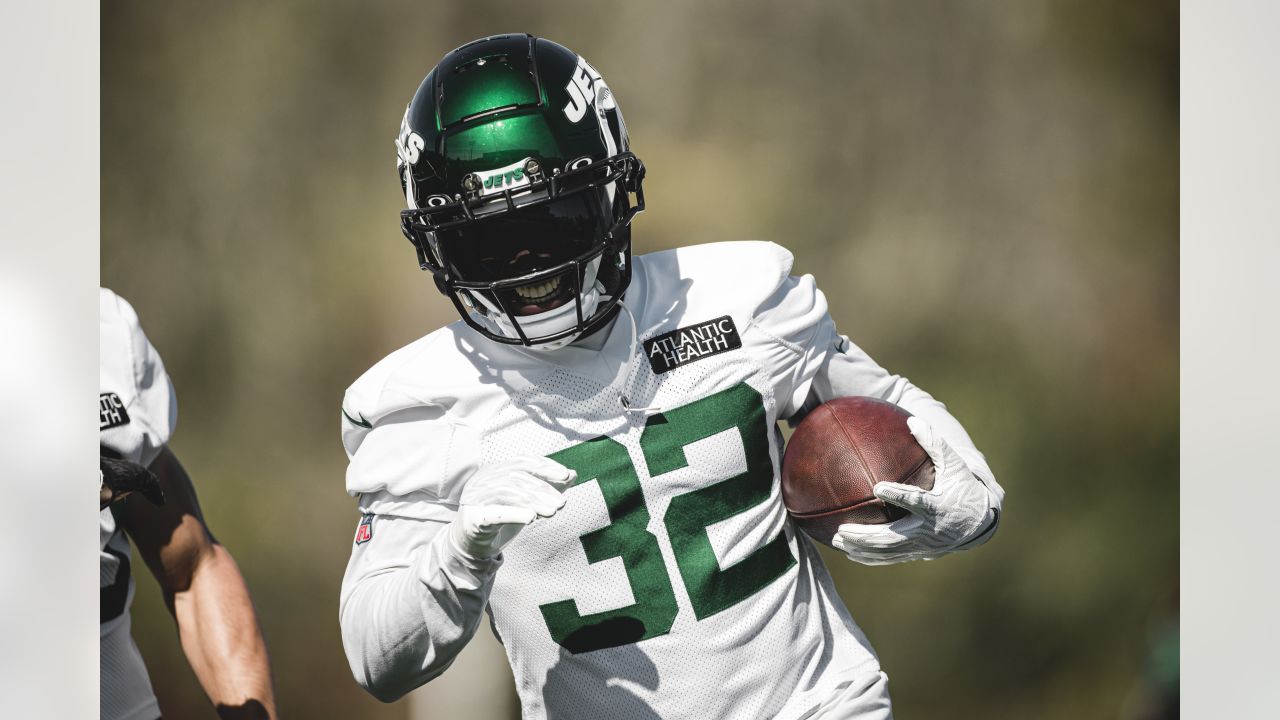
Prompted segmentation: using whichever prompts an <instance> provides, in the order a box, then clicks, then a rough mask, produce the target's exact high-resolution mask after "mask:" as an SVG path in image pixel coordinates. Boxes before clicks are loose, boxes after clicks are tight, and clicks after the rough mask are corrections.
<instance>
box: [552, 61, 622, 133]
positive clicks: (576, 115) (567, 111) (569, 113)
mask: <svg viewBox="0 0 1280 720" xmlns="http://www.w3.org/2000/svg"><path fill="white" fill-rule="evenodd" d="M564 89H565V92H567V93H569V102H568V103H566V104H565V106H564V116H565V117H567V118H569V122H575V123H576V122H578V121H579V120H581V119H582V118H583V117H585V116H586V114H587V108H588V107H589V106H591V105H595V106H596V110H597V111H604V110H612V109H614V108H616V107H617V104H616V103H615V102H614V100H613V93H612V92H610V91H609V86H608V85H606V84H605V82H604V78H602V77H600V73H598V72H596V69H595V68H593V67H591V63H588V62H587V61H586V60H584V59H582V58H581V57H579V58H578V68H577V70H575V71H574V73H573V77H571V78H569V82H568V84H566V85H565V86H564Z"/></svg>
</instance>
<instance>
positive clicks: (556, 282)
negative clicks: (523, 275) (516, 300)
mask: <svg viewBox="0 0 1280 720" xmlns="http://www.w3.org/2000/svg"><path fill="white" fill-rule="evenodd" d="M559 288H560V278H552V279H551V280H549V281H547V282H544V283H542V284H540V285H533V286H528V285H525V286H522V287H518V288H516V294H517V295H519V296H520V297H522V298H524V299H526V300H533V299H536V298H540V297H543V296H545V295H550V294H551V293H553V292H555V291H556V290H557V289H559Z"/></svg>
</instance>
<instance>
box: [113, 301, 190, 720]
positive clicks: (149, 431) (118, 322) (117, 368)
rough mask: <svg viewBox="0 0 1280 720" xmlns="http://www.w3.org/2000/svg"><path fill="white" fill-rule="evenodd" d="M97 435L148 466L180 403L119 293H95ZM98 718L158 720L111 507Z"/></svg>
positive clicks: (123, 546) (125, 544) (123, 543)
mask: <svg viewBox="0 0 1280 720" xmlns="http://www.w3.org/2000/svg"><path fill="white" fill-rule="evenodd" d="M99 311H100V312H99V322H100V324H99V337H98V339H99V348H98V349H99V353H100V355H99V357H100V360H99V363H98V369H99V382H98V393H99V394H98V411H99V414H100V419H99V440H100V442H101V444H102V445H103V446H104V447H106V448H109V449H110V450H112V451H114V452H115V453H116V454H118V455H119V456H120V457H122V458H124V459H125V460H130V461H132V462H136V463H141V464H143V465H150V464H151V462H152V461H154V460H155V459H156V456H157V455H159V454H160V450H161V449H162V448H163V447H164V444H165V443H166V442H168V440H169V437H170V435H172V433H173V426H174V422H175V421H176V419H177V400H176V398H175V397H174V393H173V386H172V385H171V384H170V382H169V376H168V375H167V374H166V373H165V371H164V363H163V362H161V360H160V355H159V354H157V353H156V350H155V348H154V347H152V346H151V343H150V342H149V341H148V340H147V336H146V335H145V334H143V332H142V327H141V326H140V325H139V324H138V316H137V314H136V313H134V311H133V308H132V307H131V306H130V305H129V303H128V302H126V301H125V300H124V299H123V298H121V297H120V296H118V295H116V294H115V293H113V292H111V291H110V290H107V289H105V288H103V289H101V290H99ZM98 529H99V543H100V548H99V557H100V560H101V565H100V567H101V575H100V579H99V591H100V594H99V598H98V602H99V607H100V609H101V624H100V625H99V635H100V638H101V661H100V667H101V671H100V679H101V692H100V708H99V713H100V717H101V718H102V720H155V718H158V717H159V716H160V709H159V706H157V704H156V699H155V695H154V694H153V693H152V691H151V681H150V680H149V679H148V677H147V669H146V666H145V665H143V662H142V656H141V654H139V653H138V648H137V646H136V645H135V644H134V642H133V637H132V636H131V635H130V633H129V606H130V604H132V602H133V577H132V572H131V562H130V552H129V540H128V538H126V537H125V534H124V531H123V530H121V529H120V528H119V527H117V526H116V520H115V516H114V515H112V513H111V510H110V509H106V510H103V511H102V512H101V513H100V514H99V519H98Z"/></svg>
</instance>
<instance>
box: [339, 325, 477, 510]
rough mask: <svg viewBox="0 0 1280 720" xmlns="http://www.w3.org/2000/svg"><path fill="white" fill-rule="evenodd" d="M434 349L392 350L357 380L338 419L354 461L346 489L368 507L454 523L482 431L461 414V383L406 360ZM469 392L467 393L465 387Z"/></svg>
mask: <svg viewBox="0 0 1280 720" xmlns="http://www.w3.org/2000/svg"><path fill="white" fill-rule="evenodd" d="M429 349H430V347H429V345H427V346H418V347H412V346H411V347H410V348H407V349H406V350H407V351H406V352H398V353H397V354H393V355H391V356H388V358H387V359H386V360H384V361H383V362H381V363H379V364H377V365H375V366H374V367H373V368H371V369H370V370H369V372H367V373H365V375H363V376H361V377H360V378H359V379H358V380H357V381H356V382H354V383H352V385H351V387H350V388H348V389H347V392H346V395H345V397H344V398H343V401H342V409H341V413H340V415H339V422H340V423H341V428H342V444H343V448H344V449H345V450H346V453H347V457H348V459H349V461H350V462H349V464H348V466H347V474H346V489H347V493H348V494H350V495H352V496H355V497H357V498H358V502H359V506H360V511H361V512H362V513H373V514H378V515H395V516H398V517H409V518H415V519H418V520H434V521H448V520H450V519H452V517H453V515H454V513H455V512H456V511H457V508H458V499H459V497H460V496H461V493H462V487H463V485H464V484H465V480H466V479H467V478H469V477H470V476H471V475H472V474H474V473H475V471H476V468H477V464H478V463H479V459H480V434H479V432H478V431H477V430H476V429H475V428H474V427H473V426H471V425H470V424H468V423H466V422H464V421H462V420H460V419H459V417H458V415H459V411H460V410H461V408H460V406H465V405H466V403H467V400H466V399H460V398H459V394H460V393H459V391H457V390H456V387H455V388H453V389H454V392H453V394H452V395H451V394H450V392H449V391H448V390H449V389H450V388H445V389H441V388H438V387H435V386H432V385H425V384H424V383H423V380H422V378H424V377H427V376H430V375H431V373H428V372H423V371H421V368H420V366H418V365H414V366H412V367H413V368H415V370H413V371H406V370H405V366H406V363H407V362H412V361H414V359H415V357H420V356H421V355H422V354H425V353H427V351H429ZM461 394H462V395H463V396H465V393H461Z"/></svg>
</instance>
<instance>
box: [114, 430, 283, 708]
mask: <svg viewBox="0 0 1280 720" xmlns="http://www.w3.org/2000/svg"><path fill="white" fill-rule="evenodd" d="M150 469H151V471H152V472H154V473H155V475H156V477H157V478H158V479H159V481H160V487H161V488H162V489H163V491H164V497H165V504H164V505H163V506H160V507H157V506H155V505H153V504H151V503H150V502H148V501H147V500H145V499H144V498H142V497H139V496H131V497H129V498H128V500H127V501H126V507H125V518H126V522H125V528H126V530H127V531H128V532H129V535H130V536H131V537H132V538H133V542H134V544H135V545H136V546H137V548H138V552H139V554H141V555H142V557H143V559H144V560H146V563H147V566H148V567H150V568H151V572H152V574H153V575H155V577H156V580H157V581H158V582H159V583H160V587H161V590H162V591H163V592H164V599H165V604H166V605H168V607H169V611H170V612H171V613H173V617H174V620H176V621H177V624H178V636H179V638H180V640H181V642H182V650H183V652H184V653H185V654H186V656H187V661H188V662H190V663H191V669H192V670H194V671H195V674H196V677H197V678H198V679H199V680H200V685H201V686H202V687H203V688H204V691H205V693H207V694H208V696H209V699H210V701H212V702H213V704H214V706H215V707H216V708H217V711H218V716H219V717H222V718H275V717H276V707H275V698H274V695H273V691H272V687H271V670H270V667H269V665H268V662H267V647H266V643H265V642H264V641H263V638H262V630H261V628H260V627H259V626H258V617H257V613H256V612H254V609H253V602H252V601H251V600H250V598H249V588H248V587H247V586H246V585H245V582H244V577H243V576H241V574H240V569H239V568H238V567H237V566H236V562H235V560H234V559H233V558H232V557H231V553H230V552H228V551H227V549H226V548H224V547H223V546H222V545H220V544H218V542H217V540H215V539H214V538H213V536H212V535H211V534H210V533H209V529H208V527H206V526H205V523H204V517H203V516H202V515H201V512H200V505H199V502H198V501H197V499H196V493H195V489H194V488H193V487H192V485H191V479H190V478H189V477H188V476H187V472H186V470H184V469H183V467H182V465H181V463H179V462H178V458H177V457H175V456H174V454H173V453H172V452H171V451H170V450H169V449H168V448H165V449H164V450H163V451H161V453H160V455H159V457H157V458H156V460H155V462H153V463H152V464H151V467H150Z"/></svg>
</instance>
